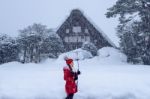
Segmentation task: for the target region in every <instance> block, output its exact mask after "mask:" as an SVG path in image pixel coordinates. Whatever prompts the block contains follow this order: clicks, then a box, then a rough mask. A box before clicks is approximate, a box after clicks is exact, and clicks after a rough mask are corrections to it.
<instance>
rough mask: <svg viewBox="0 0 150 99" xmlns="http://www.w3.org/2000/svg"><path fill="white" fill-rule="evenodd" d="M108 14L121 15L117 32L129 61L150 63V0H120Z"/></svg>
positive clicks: (108, 15)
mask: <svg viewBox="0 0 150 99" xmlns="http://www.w3.org/2000/svg"><path fill="white" fill-rule="evenodd" d="M106 16H107V17H108V18H110V17H116V16H119V22H120V23H119V25H118V27H117V32H118V36H119V38H120V47H121V49H122V50H123V52H124V53H125V54H127V56H128V61H132V62H133V63H136V62H141V61H142V62H143V63H144V64H150V51H149V46H150V43H148V42H149V41H150V28H149V27H150V1H149V0H118V1H117V2H116V4H115V5H114V6H113V7H111V8H109V9H108V12H107V13H106Z"/></svg>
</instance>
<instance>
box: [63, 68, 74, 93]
mask: <svg viewBox="0 0 150 99" xmlns="http://www.w3.org/2000/svg"><path fill="white" fill-rule="evenodd" d="M63 70H64V80H65V81H66V85H65V90H66V93H67V94H73V93H76V92H77V84H76V82H75V80H74V78H75V76H74V75H73V74H72V73H71V70H70V69H69V67H68V66H65V67H64V68H63Z"/></svg>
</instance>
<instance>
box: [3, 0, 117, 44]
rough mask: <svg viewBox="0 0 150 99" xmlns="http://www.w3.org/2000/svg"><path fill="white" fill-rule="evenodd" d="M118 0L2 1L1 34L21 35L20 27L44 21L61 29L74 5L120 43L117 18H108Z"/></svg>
mask: <svg viewBox="0 0 150 99" xmlns="http://www.w3.org/2000/svg"><path fill="white" fill-rule="evenodd" d="M116 1H117V0H0V33H5V34H9V35H11V36H17V35H18V30H20V29H23V28H25V27H27V26H28V25H32V24H33V23H41V24H44V25H47V26H48V28H58V26H60V25H61V24H62V22H63V21H64V20H65V19H66V17H67V16H69V14H70V11H71V10H72V9H74V8H79V9H81V10H82V11H83V12H84V14H85V15H86V16H87V17H88V18H90V19H91V20H92V22H94V23H95V24H96V25H97V26H98V27H99V28H101V30H102V31H104V33H105V34H106V35H107V36H108V37H109V38H110V39H111V40H112V41H113V42H114V43H115V44H116V45H118V38H117V36H116V33H115V27H116V26H117V24H118V21H117V19H114V18H111V19H107V18H106V17H105V15H104V14H105V13H106V11H107V8H109V7H111V6H112V5H113V4H115V2H116Z"/></svg>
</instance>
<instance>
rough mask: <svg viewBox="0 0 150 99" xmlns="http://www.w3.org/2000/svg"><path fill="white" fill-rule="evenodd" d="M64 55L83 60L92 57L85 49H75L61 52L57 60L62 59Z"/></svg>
mask: <svg viewBox="0 0 150 99" xmlns="http://www.w3.org/2000/svg"><path fill="white" fill-rule="evenodd" d="M64 57H68V58H72V59H73V60H77V59H79V60H84V59H89V58H92V57H93V56H92V54H91V53H90V52H88V51H86V50H82V49H76V50H73V51H70V52H67V53H63V54H61V55H60V56H59V58H58V60H64Z"/></svg>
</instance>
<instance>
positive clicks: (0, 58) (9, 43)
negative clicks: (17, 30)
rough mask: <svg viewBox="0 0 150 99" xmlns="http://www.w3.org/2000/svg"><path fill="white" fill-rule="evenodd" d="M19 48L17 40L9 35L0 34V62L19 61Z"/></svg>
mask: <svg viewBox="0 0 150 99" xmlns="http://www.w3.org/2000/svg"><path fill="white" fill-rule="evenodd" d="M18 56H19V48H18V45H17V43H16V40H15V39H14V38H12V37H9V36H8V35H5V34H4V35H0V64H2V63H7V62H11V61H18V59H19V58H18Z"/></svg>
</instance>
